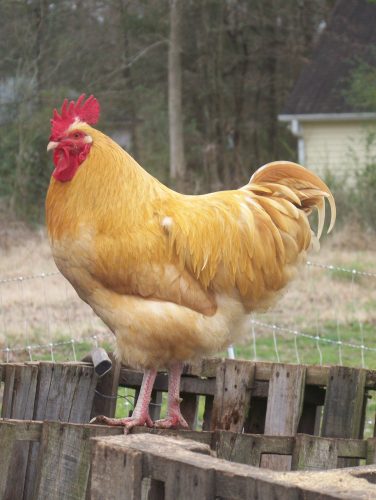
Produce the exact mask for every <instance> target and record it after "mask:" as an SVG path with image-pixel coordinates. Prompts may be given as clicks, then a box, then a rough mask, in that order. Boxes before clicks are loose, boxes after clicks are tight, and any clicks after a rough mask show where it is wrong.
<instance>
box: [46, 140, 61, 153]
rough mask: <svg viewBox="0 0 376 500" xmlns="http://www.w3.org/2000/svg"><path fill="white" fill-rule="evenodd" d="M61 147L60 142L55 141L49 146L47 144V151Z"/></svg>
mask: <svg viewBox="0 0 376 500" xmlns="http://www.w3.org/2000/svg"><path fill="white" fill-rule="evenodd" d="M58 145H59V143H58V142H55V141H50V142H49V143H48V144H47V151H52V150H53V149H55V148H57V147H58Z"/></svg>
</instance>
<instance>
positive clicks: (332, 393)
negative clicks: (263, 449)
mask: <svg viewBox="0 0 376 500" xmlns="http://www.w3.org/2000/svg"><path fill="white" fill-rule="evenodd" d="M141 381H142V373H141V372H139V371H136V370H132V369H130V368H128V367H124V366H120V365H116V366H115V369H114V371H113V372H111V373H110V374H108V375H107V376H105V377H104V378H103V379H102V381H101V385H100V386H98V390H99V392H100V394H102V396H101V395H99V394H97V395H96V396H95V400H94V406H95V411H94V413H93V415H99V414H105V415H108V416H113V415H114V411H115V406H114V400H112V399H108V397H111V396H115V395H116V394H117V391H118V387H119V386H123V387H127V388H131V389H135V390H136V394H137V393H138V391H139V389H140V385H141ZM167 382H168V379H167V374H165V373H160V374H158V376H157V379H156V382H155V385H154V391H153V399H152V404H151V406H150V413H151V415H152V417H153V418H159V414H160V406H158V405H160V402H161V400H162V393H163V392H164V391H167ZM375 391H376V371H373V370H365V369H359V368H349V367H343V366H305V365H288V364H280V363H263V362H256V363H254V362H250V361H241V360H230V359H226V360H220V359H210V360H204V361H203V362H202V363H201V364H200V365H195V366H192V365H191V366H188V367H187V368H186V370H185V372H184V374H183V377H182V381H181V397H182V399H183V402H182V406H181V407H182V412H183V415H184V416H185V417H186V419H187V421H188V423H189V424H190V426H191V428H198V429H199V430H218V429H223V430H228V431H233V432H242V431H244V432H246V433H249V434H267V435H272V436H294V435H296V434H297V433H304V434H310V435H315V436H321V437H332V438H347V439H361V438H363V436H364V428H365V419H366V415H367V410H368V417H367V418H369V419H372V421H373V423H374V422H375V410H373V413H370V408H371V407H369V408H367V405H368V401H369V400H370V398H371V396H372V394H375ZM103 396H107V398H106V397H103ZM200 396H201V397H203V398H204V408H205V409H204V414H203V420H202V424H201V425H199V426H197V413H198V408H199V397H200ZM357 463H358V462H357V461H354V460H350V461H349V460H342V459H341V460H339V463H338V464H337V465H338V466H349V465H357ZM261 465H262V466H264V467H268V468H271V469H275V470H289V469H290V467H291V459H289V458H285V457H272V456H270V457H267V458H265V459H263V461H262V464H261Z"/></svg>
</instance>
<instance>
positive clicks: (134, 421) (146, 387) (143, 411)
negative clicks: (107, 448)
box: [90, 370, 157, 433]
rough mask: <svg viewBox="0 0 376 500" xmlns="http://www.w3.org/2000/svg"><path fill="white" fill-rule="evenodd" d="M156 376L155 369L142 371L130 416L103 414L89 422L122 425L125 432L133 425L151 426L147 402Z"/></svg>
mask: <svg viewBox="0 0 376 500" xmlns="http://www.w3.org/2000/svg"><path fill="white" fill-rule="evenodd" d="M156 376H157V370H145V371H144V377H143V379H142V384H141V389H140V394H139V396H138V399H137V404H136V406H135V408H134V410H133V413H132V416H131V417H126V418H109V417H105V416H104V415H100V416H98V417H95V418H93V419H92V420H91V421H90V423H95V424H105V425H113V426H123V427H124V432H125V433H128V432H129V431H130V429H132V427H135V426H136V425H147V426H148V427H153V421H152V419H151V418H150V414H149V403H150V399H151V391H152V390H153V385H154V381H155V377H156Z"/></svg>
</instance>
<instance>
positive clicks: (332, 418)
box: [321, 366, 366, 467]
mask: <svg viewBox="0 0 376 500" xmlns="http://www.w3.org/2000/svg"><path fill="white" fill-rule="evenodd" d="M365 382H366V371H365V370H361V369H356V368H349V367H344V366H333V367H331V369H330V372H329V381H328V386H327V389H326V397H325V405H324V413H323V420H322V428H321V435H322V436H323V437H344V438H358V437H359V436H360V434H361V423H362V413H363V400H364V393H365ZM357 464H358V462H357V461H354V460H340V461H339V464H338V465H339V466H342V467H346V466H354V465H357Z"/></svg>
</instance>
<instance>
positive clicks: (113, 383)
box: [91, 353, 121, 418]
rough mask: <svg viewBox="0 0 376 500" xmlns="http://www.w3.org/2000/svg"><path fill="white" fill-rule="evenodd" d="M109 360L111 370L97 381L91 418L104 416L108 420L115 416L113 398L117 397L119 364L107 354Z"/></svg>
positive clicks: (112, 356) (112, 355)
mask: <svg viewBox="0 0 376 500" xmlns="http://www.w3.org/2000/svg"><path fill="white" fill-rule="evenodd" d="M109 358H110V359H111V361H112V368H111V370H110V371H109V372H108V373H106V375H104V376H103V377H101V378H99V379H98V383H97V387H96V394H95V397H94V401H93V408H92V411H91V418H94V417H97V416H98V415H105V416H106V417H110V418H113V417H114V416H115V411H116V399H115V397H116V396H117V393H118V387H119V382H120V372H121V363H120V362H119V361H118V360H117V359H116V358H115V356H114V354H113V353H109ZM106 396H107V397H106Z"/></svg>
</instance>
